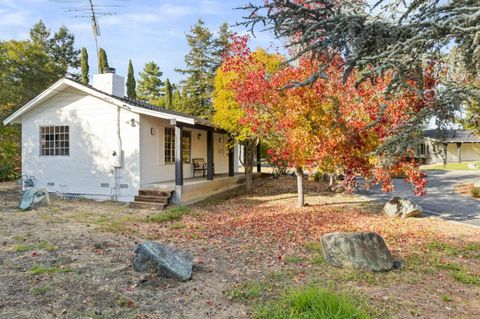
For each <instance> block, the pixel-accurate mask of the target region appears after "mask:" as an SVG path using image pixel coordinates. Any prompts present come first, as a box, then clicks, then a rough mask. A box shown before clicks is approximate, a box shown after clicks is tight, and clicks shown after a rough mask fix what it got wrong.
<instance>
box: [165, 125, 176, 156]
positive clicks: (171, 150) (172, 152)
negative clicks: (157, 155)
mask: <svg viewBox="0 0 480 319" xmlns="http://www.w3.org/2000/svg"><path fill="white" fill-rule="evenodd" d="M167 132H170V133H167ZM164 133H165V134H164V135H165V136H164V138H163V142H164V152H163V156H164V160H165V165H171V164H175V128H174V127H165V130H164ZM168 137H170V138H169V140H170V141H167V138H168ZM167 142H168V143H167ZM167 145H170V147H169V148H167ZM167 153H170V154H169V155H168V156H167ZM167 158H169V159H170V160H167Z"/></svg>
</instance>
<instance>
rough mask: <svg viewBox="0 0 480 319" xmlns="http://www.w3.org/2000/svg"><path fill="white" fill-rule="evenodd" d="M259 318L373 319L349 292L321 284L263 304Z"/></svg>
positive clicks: (289, 293) (291, 291) (258, 313)
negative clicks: (333, 289)
mask: <svg viewBox="0 0 480 319" xmlns="http://www.w3.org/2000/svg"><path fill="white" fill-rule="evenodd" d="M255 317H256V318H259V319H263V318H268V319H294V318H295V319H307V318H308V319H316V318H318V319H369V318H371V317H370V316H369V315H368V313H367V311H365V310H363V309H360V308H358V307H357V306H356V305H355V302H354V300H352V299H351V297H348V296H346V295H339V294H335V293H332V292H331V291H329V290H326V289H322V288H318V287H305V288H300V289H295V290H290V291H288V292H286V293H285V294H284V295H283V296H282V297H280V298H279V299H278V300H276V301H273V302H269V303H267V304H264V305H263V306H260V307H259V308H258V309H257V311H256V313H255Z"/></svg>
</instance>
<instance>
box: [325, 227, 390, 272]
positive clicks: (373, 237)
mask: <svg viewBox="0 0 480 319" xmlns="http://www.w3.org/2000/svg"><path fill="white" fill-rule="evenodd" d="M320 242H321V244H322V248H323V256H324V258H325V261H326V262H327V263H329V264H330V265H332V266H335V267H347V268H357V269H364V270H369V271H386V270H390V269H392V268H393V267H394V265H395V261H394V259H393V257H392V254H391V253H390V251H389V250H388V248H387V245H386V244H385V241H384V240H383V238H382V237H381V236H380V235H379V234H377V233H373V232H355V233H330V234H326V235H324V236H322V238H321V239H320Z"/></svg>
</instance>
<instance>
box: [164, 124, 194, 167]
mask: <svg viewBox="0 0 480 319" xmlns="http://www.w3.org/2000/svg"><path fill="white" fill-rule="evenodd" d="M182 147H183V152H182V159H183V162H184V163H190V162H191V159H192V132H190V131H183V135H182ZM173 163H175V128H173V127H166V128H165V164H173Z"/></svg>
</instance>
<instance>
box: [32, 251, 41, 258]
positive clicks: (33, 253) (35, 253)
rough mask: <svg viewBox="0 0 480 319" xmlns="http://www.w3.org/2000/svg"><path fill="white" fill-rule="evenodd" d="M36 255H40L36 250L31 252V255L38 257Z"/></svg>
mask: <svg viewBox="0 0 480 319" xmlns="http://www.w3.org/2000/svg"><path fill="white" fill-rule="evenodd" d="M38 256H40V254H39V253H37V252H36V251H34V252H32V257H38Z"/></svg>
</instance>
